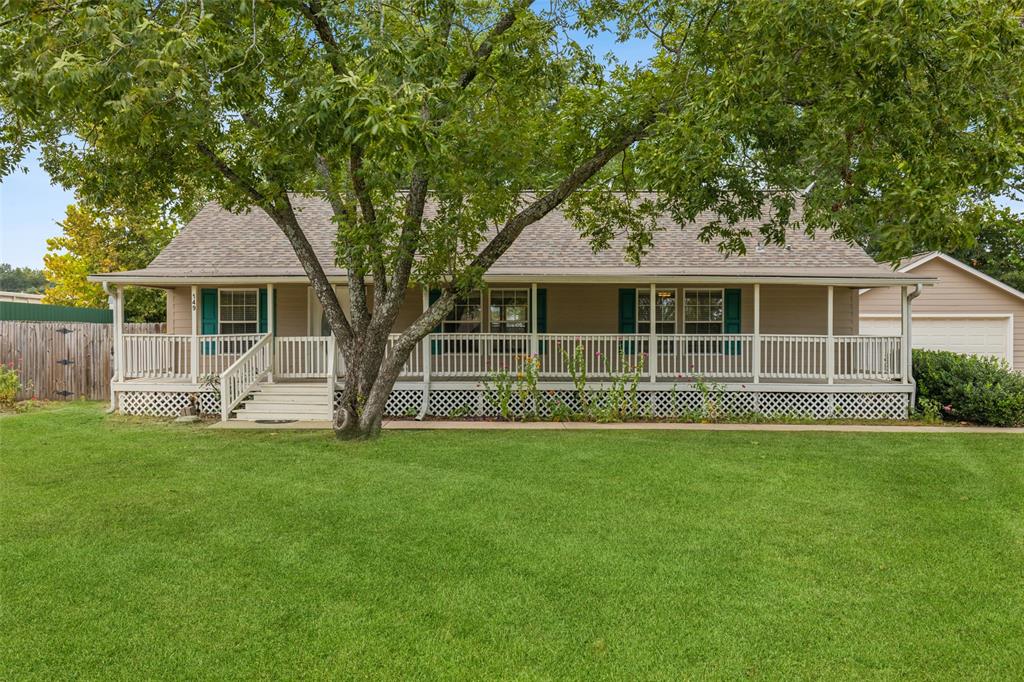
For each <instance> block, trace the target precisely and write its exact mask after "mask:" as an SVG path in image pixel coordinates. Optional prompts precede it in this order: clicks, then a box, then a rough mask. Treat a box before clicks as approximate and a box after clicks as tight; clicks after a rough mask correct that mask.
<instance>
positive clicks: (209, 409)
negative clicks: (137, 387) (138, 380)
mask: <svg viewBox="0 0 1024 682" xmlns="http://www.w3.org/2000/svg"><path fill="white" fill-rule="evenodd" d="M117 395H118V410H119V411H120V412H121V414H137V415H146V416H149V417H177V416H178V415H180V414H181V411H182V410H184V409H185V408H186V407H188V406H189V404H190V401H191V396H195V397H196V404H197V405H198V406H199V413H200V414H216V415H219V414H220V398H218V397H217V394H215V393H212V392H210V391H202V392H198V393H191V392H184V391H121V392H120V393H118V394H117Z"/></svg>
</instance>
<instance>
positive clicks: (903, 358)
mask: <svg viewBox="0 0 1024 682" xmlns="http://www.w3.org/2000/svg"><path fill="white" fill-rule="evenodd" d="M900 344H901V348H900V365H901V366H900V376H901V380H902V382H903V383H904V384H909V383H910V372H909V371H907V370H908V369H909V367H910V361H909V358H910V348H909V346H910V298H909V296H908V295H907V287H900Z"/></svg>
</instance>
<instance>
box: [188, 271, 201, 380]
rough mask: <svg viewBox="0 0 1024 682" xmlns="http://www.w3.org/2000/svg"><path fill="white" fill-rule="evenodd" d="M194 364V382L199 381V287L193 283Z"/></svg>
mask: <svg viewBox="0 0 1024 682" xmlns="http://www.w3.org/2000/svg"><path fill="white" fill-rule="evenodd" d="M191 315H192V351H191V353H190V355H191V358H192V366H191V367H190V368H189V371H190V372H191V374H192V383H193V384H198V383H199V287H197V286H196V285H195V284H193V285H192V308H191Z"/></svg>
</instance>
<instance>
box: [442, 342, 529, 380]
mask: <svg viewBox="0 0 1024 682" xmlns="http://www.w3.org/2000/svg"><path fill="white" fill-rule="evenodd" d="M427 339H428V342H429V343H430V354H431V358H430V373H431V375H432V376H438V377H481V376H487V375H488V374H491V373H494V372H499V371H501V370H511V369H514V368H515V367H516V359H517V358H521V357H522V356H524V355H529V353H530V335H529V334H430V335H429V336H428V337H427Z"/></svg>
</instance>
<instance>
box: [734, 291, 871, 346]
mask: <svg viewBox="0 0 1024 682" xmlns="http://www.w3.org/2000/svg"><path fill="white" fill-rule="evenodd" d="M751 297H753V293H751ZM744 312H746V311H744ZM752 316H753V311H751V312H750V314H749V315H744V317H752ZM832 319H833V322H832V324H833V330H834V332H835V333H836V334H839V335H845V334H857V333H858V330H859V328H860V324H859V315H858V312H857V290H856V289H847V288H844V287H836V288H835V292H834V297H833V318H832ZM744 331H747V325H746V324H744ZM761 332H762V333H764V334H825V333H827V332H828V287H812V286H798V285H792V284H786V285H784V284H770V285H763V286H762V287H761Z"/></svg>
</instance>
